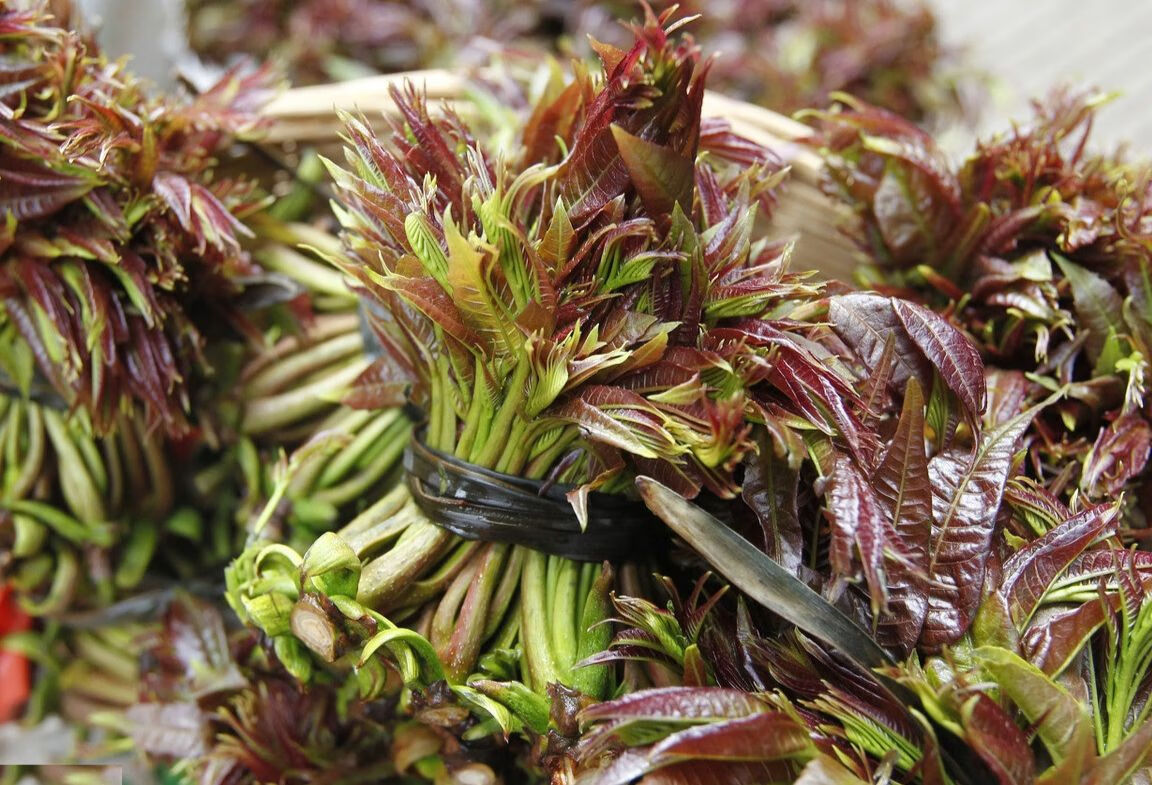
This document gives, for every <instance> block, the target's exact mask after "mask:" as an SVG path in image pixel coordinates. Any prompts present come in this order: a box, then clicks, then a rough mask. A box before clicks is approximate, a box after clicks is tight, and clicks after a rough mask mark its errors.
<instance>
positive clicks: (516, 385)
mask: <svg viewBox="0 0 1152 785" xmlns="http://www.w3.org/2000/svg"><path fill="white" fill-rule="evenodd" d="M530 365H531V364H530V363H528V362H527V361H523V362H519V363H517V364H516V370H515V371H513V373H512V379H511V380H510V381H509V383H508V386H507V387H506V388H505V390H506V395H505V398H504V402H503V403H502V404H501V405H500V409H499V411H498V412H497V413H496V417H495V418H494V419H493V420H492V427H491V428H490V429H489V431H488V435H487V438H486V439H485V440H484V441H483V442H478V443H477V446H478V447H479V448H480V451H479V453H478V454H477V455H475V456H474V457H473V458H472V463H475V464H477V465H478V466H484V467H486V468H491V467H492V466H495V465H496V461H497V459H498V458H499V457H500V453H501V452H502V451H503V450H504V448H505V446H506V444H507V437H508V435H509V432H510V430H511V426H512V423H513V422H514V420H515V419H517V418H518V417H519V415H520V408H521V406H522V405H523V403H524V387H525V384H526V382H527V381H528V373H529V370H530ZM473 452H476V451H475V450H473Z"/></svg>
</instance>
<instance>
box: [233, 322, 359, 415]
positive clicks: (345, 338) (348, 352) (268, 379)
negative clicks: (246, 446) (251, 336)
mask: <svg viewBox="0 0 1152 785" xmlns="http://www.w3.org/2000/svg"><path fill="white" fill-rule="evenodd" d="M363 351H364V339H363V338H362V337H361V336H360V333H358V332H347V333H343V334H340V335H336V336H335V337H333V338H328V339H326V340H324V341H323V342H321V343H316V344H314V345H312V346H309V347H307V348H305V349H304V350H303V351H300V352H297V353H295V354H292V355H291V356H289V357H287V358H285V359H283V360H281V361H279V362H277V363H276V364H275V365H270V366H268V367H267V368H263V369H261V370H260V372H259V373H256V374H253V375H252V376H251V377H250V378H249V379H248V380H247V381H246V382H245V384H244V397H245V399H248V398H260V397H262V396H265V395H274V394H276V393H278V392H281V391H283V389H284V388H285V387H287V386H289V385H291V384H292V383H293V382H295V381H298V380H300V379H304V378H307V377H308V376H310V375H312V374H314V373H316V372H317V371H320V370H323V369H324V368H326V367H327V366H329V365H332V364H334V363H337V362H339V361H341V360H344V359H346V358H348V357H353V356H356V355H359V354H360V353H362V352H363Z"/></svg>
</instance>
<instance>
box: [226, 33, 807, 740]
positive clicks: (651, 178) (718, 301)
mask: <svg viewBox="0 0 1152 785" xmlns="http://www.w3.org/2000/svg"><path fill="white" fill-rule="evenodd" d="M676 26H678V25H677V23H674V22H671V18H670V16H668V15H665V16H663V17H661V18H660V19H656V18H653V17H651V16H650V17H649V18H648V20H647V22H646V24H645V25H644V26H643V27H639V28H637V29H636V30H635V34H636V43H635V45H634V46H633V47H632V48H631V49H630V50H627V51H624V50H618V49H615V48H612V47H607V46H605V47H601V50H600V55H601V59H602V61H603V64H604V73H603V75H602V77H600V78H594V77H592V76H590V75H589V74H587V73H585V72H583V71H581V70H579V69H578V70H577V73H576V76H575V79H574V80H573V81H571V82H569V83H567V84H565V83H563V82H562V81H560V80H556V81H554V82H552V83H550V84H548V85H547V86H546V88H545V89H544V91H543V93H544V94H543V95H542V96H541V97H540V99H539V101H538V103H537V104H536V106H535V109H534V110H533V112H532V114H531V117H530V118H529V120H528V122H527V123H526V125H525V128H524V130H523V134H522V136H521V146H520V149H519V151H518V152H517V154H516V155H515V156H513V157H510V158H508V159H503V158H494V157H493V156H491V155H490V154H488V153H487V152H486V151H485V149H484V147H483V146H482V145H481V144H480V143H479V142H478V141H477V140H476V139H474V138H473V137H472V135H471V133H470V132H469V129H468V127H467V126H466V125H465V124H464V123H463V122H462V121H461V120H460V119H459V118H458V117H456V116H455V115H453V114H451V113H445V114H444V115H443V116H439V117H434V116H432V115H431V114H430V112H429V110H428V108H427V106H426V105H425V102H424V101H423V100H421V98H420V97H419V95H418V94H417V93H416V92H415V91H413V90H409V91H407V92H406V93H403V94H401V93H400V92H399V91H398V92H397V93H396V94H395V96H394V97H395V100H396V102H397V105H398V107H399V108H400V110H401V113H402V117H403V120H402V121H400V122H397V123H396V124H395V125H394V127H393V133H392V136H391V139H390V140H388V141H381V140H378V139H376V138H375V137H374V136H373V134H372V132H371V131H370V130H369V128H368V127H367V125H366V124H365V123H364V122H362V121H360V120H357V119H353V118H348V141H349V145H350V146H349V149H348V160H349V166H350V168H349V169H347V170H345V169H340V168H337V167H335V166H333V167H332V171H333V175H334V178H335V180H336V184H337V187H338V202H339V205H338V215H339V217H340V220H341V222H342V223H343V225H344V227H345V230H346V234H345V239H346V243H347V246H348V248H349V250H350V253H351V254H352V255H353V258H354V260H355V261H354V263H352V264H349V265H347V270H346V271H347V272H348V274H349V275H351V276H353V277H354V278H356V279H357V281H358V282H359V284H360V286H361V291H362V294H363V297H364V300H365V306H366V307H365V311H366V312H367V313H369V314H370V315H372V317H373V321H374V328H375V332H376V335H377V337H378V339H379V341H380V343H381V344H382V346H383V347H384V349H385V354H384V356H383V357H382V358H381V359H380V360H378V361H377V362H376V363H374V364H373V366H372V368H371V369H370V370H369V371H368V372H367V374H366V378H367V379H369V380H371V381H372V382H373V385H372V386H373V389H374V390H375V391H376V392H377V394H378V396H379V402H380V403H381V404H384V403H388V404H393V405H394V404H396V403H398V402H400V401H402V400H403V397H402V395H403V394H404V393H405V391H407V395H408V398H409V399H410V401H411V402H412V403H413V404H415V405H416V406H418V407H419V408H420V409H422V410H423V412H424V413H425V421H424V425H423V428H422V430H421V431H419V433H418V437H417V440H416V442H414V445H413V450H412V452H413V454H417V453H419V454H421V455H425V456H426V455H432V456H433V457H432V458H431V460H432V461H433V462H436V461H439V462H440V466H441V467H442V468H447V467H453V471H458V472H459V471H462V472H464V473H465V475H466V478H467V480H476V478H477V477H479V478H480V479H481V480H484V479H491V478H492V477H493V475H492V474H491V473H490V472H497V473H499V474H498V475H496V476H497V477H498V478H499V479H500V481H505V482H506V483H507V482H509V478H519V480H530V481H539V484H538V485H537V486H534V487H535V488H536V489H538V490H540V492H541V493H551V494H552V496H553V498H554V497H555V496H556V493H555V491H556V489H557V488H558V487H563V488H564V489H566V496H567V500H568V502H569V503H570V505H571V508H572V509H571V510H569V511H567V512H566V514H567V515H569V516H572V517H573V518H574V520H573V528H574V529H575V528H576V525H577V524H576V521H577V520H579V522H580V523H579V525H580V526H581V527H582V526H584V525H587V526H589V527H590V529H591V528H595V526H596V523H597V512H596V503H595V502H592V501H590V499H593V498H596V497H595V496H594V495H593V492H599V494H600V498H603V496H608V495H611V494H622V493H626V492H627V490H628V489H629V488H630V487H631V483H632V478H633V477H634V476H635V475H636V474H639V473H643V474H647V475H650V476H655V477H659V478H660V479H661V480H662V481H663V482H665V483H666V484H667V485H669V486H671V487H673V488H675V489H676V490H677V491H678V492H679V493H681V494H683V495H684V496H686V497H692V496H695V495H696V494H698V493H699V492H701V490H706V491H707V492H709V493H711V494H714V495H716V496H720V497H725V498H731V497H733V496H734V495H735V494H736V493H737V492H738V490H739V487H738V485H737V483H736V482H735V479H734V476H733V474H734V472H735V471H736V469H737V467H738V466H739V464H740V462H741V461H742V459H743V458H744V456H745V455H746V454H748V453H749V451H751V450H752V449H754V443H753V441H752V439H751V437H750V428H749V426H748V425H747V424H746V416H747V415H748V414H749V413H750V411H751V410H752V408H753V404H752V403H751V402H750V400H749V398H748V396H747V395H746V389H745V388H746V386H747V384H748V383H749V381H750V379H751V378H752V377H753V376H755V375H756V374H757V373H759V372H760V367H761V366H760V365H759V364H757V363H756V362H755V360H754V358H753V357H752V356H751V353H750V350H749V349H748V348H747V347H746V346H745V345H744V343H743V342H742V341H740V340H739V339H738V338H730V339H725V338H723V337H721V336H720V335H719V334H718V331H717V329H716V328H717V327H721V326H724V325H728V324H735V323H739V322H743V321H745V320H747V319H749V318H766V317H768V318H770V317H778V316H780V315H782V314H787V313H789V312H790V310H791V309H792V307H793V306H794V304H795V303H797V302H803V301H807V300H810V299H811V298H813V297H814V296H815V295H816V294H817V290H816V288H815V287H813V286H810V285H808V284H806V283H804V281H803V280H802V279H800V278H798V277H795V276H792V275H790V274H788V273H787V272H786V271H785V265H784V261H785V260H784V248H783V247H782V246H779V245H772V244H769V243H767V242H765V241H759V240H756V239H755V234H754V224H755V222H756V219H757V217H758V215H759V214H761V212H762V211H763V209H764V208H765V207H766V206H767V205H768V204H769V203H770V201H769V197H770V190H771V188H772V187H773V186H775V185H776V184H778V183H779V182H780V180H781V179H782V176H783V173H782V169H781V167H780V166H779V165H778V163H777V162H776V161H775V159H774V158H773V157H772V156H771V155H770V154H769V152H768V151H766V150H764V149H763V148H759V147H757V146H755V145H753V144H751V143H749V142H747V141H746V140H743V139H741V138H739V137H736V136H734V135H733V134H731V133H730V132H729V131H728V130H727V128H726V126H725V125H724V124H722V123H719V122H715V121H702V120H701V116H700V101H701V99H702V97H703V80H704V75H705V72H706V70H707V67H706V65H702V64H701V63H700V62H699V59H698V55H697V52H696V50H695V49H694V47H693V46H692V44H691V42H690V41H689V40H687V39H684V38H677V37H674V36H671V35H670V32H671V31H672V30H674V29H675V27H676ZM739 334H740V333H739V331H729V335H739ZM366 384H367V383H366V382H365V385H366ZM461 467H463V468H462V469H461ZM286 476H291V472H288V473H287V475H286ZM422 480H423V476H421V477H420V479H419V480H418V481H417V482H416V483H415V484H414V487H416V488H417V490H418V491H419V493H420V494H421V496H420V498H419V499H416V498H413V493H412V492H411V491H410V488H409V486H408V485H400V486H397V487H396V488H395V489H394V490H392V491H391V492H389V493H387V494H386V495H383V496H381V497H380V498H378V499H376V500H374V501H372V503H371V504H370V505H369V506H367V507H366V509H365V510H364V511H363V512H362V513H361V514H360V515H358V516H357V517H356V518H355V519H354V520H352V521H351V522H350V523H348V524H347V525H345V526H344V527H343V528H341V529H339V530H338V531H336V532H334V533H329V534H326V535H324V536H322V537H321V538H319V539H318V540H317V542H316V543H315V544H313V545H312V547H311V548H309V550H308V551H307V552H306V553H305V554H303V556H301V555H299V554H298V553H296V552H294V551H292V550H291V549H288V548H285V547H283V546H282V545H278V544H271V545H268V544H262V543H258V544H255V545H253V546H252V547H251V548H249V549H248V550H247V551H246V552H245V553H244V554H243V555H242V556H241V557H240V558H239V559H238V560H237V561H236V562H235V563H234V564H233V566H232V567H231V568H230V570H229V587H230V592H229V595H230V601H231V602H232V604H233V607H234V608H236V609H237V610H238V612H240V613H241V615H242V616H243V617H245V618H246V619H247V620H248V621H250V622H252V623H255V624H257V625H258V626H260V627H262V628H263V630H264V631H265V632H266V633H267V634H268V635H270V636H272V638H273V639H274V642H275V645H276V649H277V652H278V653H279V654H281V656H282V658H284V659H285V664H286V665H288V667H289V668H291V669H292V670H293V672H294V673H296V674H297V675H298V676H299V677H301V678H304V679H310V680H316V679H321V678H330V677H333V674H335V677H336V678H339V674H340V673H341V672H342V669H345V670H346V669H347V668H348V667H352V668H355V669H356V674H357V677H358V678H359V680H360V683H361V688H362V690H364V691H365V692H367V693H372V692H374V691H379V690H383V689H385V688H386V687H387V686H388V683H389V681H388V673H387V671H386V669H385V667H384V665H382V661H387V662H388V663H390V664H392V665H394V666H395V667H396V668H397V669H398V670H399V673H400V675H401V676H402V677H403V679H404V681H405V682H406V683H407V685H408V686H409V687H412V688H422V687H427V686H428V685H430V684H431V683H433V682H436V681H438V680H441V679H444V680H446V681H447V682H448V683H449V684H450V685H452V686H453V690H454V691H455V693H456V695H458V696H461V697H463V698H464V699H465V702H466V703H469V704H471V705H472V706H477V707H481V709H482V710H481V711H480V712H479V713H480V714H481V715H483V716H488V717H490V719H488V720H486V721H485V722H482V723H480V725H479V726H477V728H476V729H474V730H473V731H471V732H472V733H474V734H476V733H481V732H483V731H486V730H492V729H494V727H493V726H494V723H498V724H499V725H503V726H504V730H505V732H508V731H509V730H510V729H520V728H527V729H529V730H532V731H534V732H537V733H544V732H545V731H546V730H548V728H549V724H550V719H549V700H548V698H547V697H546V696H547V695H548V694H549V692H550V691H551V692H552V693H553V694H555V691H556V690H557V689H559V688H560V687H563V688H567V689H569V690H574V691H576V693H578V694H582V695H583V696H584V698H583V699H593V700H594V699H602V698H604V697H606V696H608V695H610V694H611V693H612V692H613V691H614V690H615V688H616V687H615V680H616V679H615V673H614V670H613V669H612V668H611V667H609V666H605V665H591V666H586V667H581V664H582V663H583V662H584V661H585V660H586V659H587V658H589V657H592V656H594V655H597V654H599V653H601V652H603V651H604V649H605V648H606V646H607V643H608V641H609V640H610V637H611V631H610V627H609V625H607V624H604V623H603V622H605V620H606V619H608V618H609V616H610V614H611V605H610V596H609V595H610V592H611V591H612V589H613V587H614V586H622V587H623V588H624V589H626V590H627V592H628V593H630V594H641V593H643V592H644V586H643V583H642V581H640V580H639V574H640V570H639V569H638V568H637V565H636V562H639V561H643V560H646V559H649V558H650V557H651V556H652V555H653V554H654V552H655V551H656V550H658V549H657V548H655V547H654V545H655V542H654V541H652V540H641V541H639V542H633V543H632V544H631V547H632V549H633V550H632V551H631V552H629V553H627V554H626V555H625V558H623V559H621V560H620V562H618V563H617V564H615V565H614V566H609V565H608V563H607V562H604V563H600V560H599V559H597V560H595V561H583V562H581V561H577V560H575V559H573V558H566V557H564V556H562V555H556V554H549V553H546V552H544V551H543V550H540V549H537V548H545V549H546V548H547V547H548V544H547V543H542V542H540V539H541V538H540V536H539V533H538V532H537V533H535V534H536V536H535V538H533V536H532V535H533V533H534V532H533V531H532V530H533V527H534V525H535V524H536V523H537V521H533V520H528V521H526V522H525V525H524V526H522V527H521V528H522V529H524V530H525V531H524V536H525V537H526V539H525V540H521V542H524V541H531V542H533V543H534V544H536V545H537V548H532V547H525V546H524V545H523V544H517V542H515V541H484V538H483V536H482V535H481V538H480V539H463V538H461V537H459V536H457V535H455V534H453V533H452V532H451V531H449V530H448V529H447V528H444V526H442V525H441V523H444V522H445V521H444V520H443V519H438V511H443V510H450V511H454V512H457V513H459V512H460V511H461V510H462V511H464V512H465V513H467V511H468V508H469V504H470V501H469V497H468V495H467V494H463V495H461V496H460V497H459V498H456V499H447V500H446V499H445V498H443V497H440V498H438V499H437V501H439V502H440V503H441V504H440V506H439V507H432V508H430V507H429V506H428V504H427V502H428V496H429V495H431V496H433V497H435V496H436V489H435V488H433V489H432V491H431V492H430V491H429V487H428V485H427V484H422ZM483 484H484V483H483V482H479V481H477V482H476V483H473V484H472V485H471V486H470V487H472V488H476V487H478V486H483ZM511 484H513V485H514V484H516V483H515V482H511ZM541 486H542V487H541ZM560 498H564V497H563V496H561V497H560ZM474 503H475V504H476V505H480V504H482V503H485V500H482V499H480V498H476V499H474ZM565 509H567V508H565ZM429 510H431V511H429ZM459 517H460V516H459V515H457V516H456V518H459ZM475 517H476V518H478V519H480V520H479V521H478V524H477V525H478V526H479V527H483V525H484V523H485V521H484V520H483V517H484V513H483V511H482V510H480V509H477V510H476V516H475ZM625 517H626V516H625ZM621 525H624V524H621ZM577 532H579V530H578V529H577ZM585 536H586V537H587V538H588V540H587V543H588V544H587V546H586V547H587V548H588V549H589V551H593V546H592V540H593V537H592V535H591V533H588V534H586V535H585ZM574 539H575V540H576V541H577V543H580V542H581V540H580V535H579V534H578V533H577V536H576V537H575V538H574ZM578 547H580V546H578ZM398 622H399V623H403V624H406V625H407V627H403V628H401V627H397V626H396V623H398ZM309 652H310V653H309ZM385 655H386V656H385ZM318 665H322V666H323V667H317V666H318ZM473 676H478V677H480V678H471V677H473ZM469 685H471V686H469ZM580 700H582V698H579V697H577V698H576V699H574V702H573V703H572V705H577V704H578V703H579V701H580Z"/></svg>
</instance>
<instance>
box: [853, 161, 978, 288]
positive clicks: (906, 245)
mask: <svg viewBox="0 0 1152 785" xmlns="http://www.w3.org/2000/svg"><path fill="white" fill-rule="evenodd" d="M878 141H879V140H873V141H872V144H871V145H869V147H870V148H871V150H872V151H875V148H876V147H877V146H878V144H877V142H878ZM887 141H888V140H884V142H885V143H886V142H887ZM866 144H867V142H866ZM885 147H887V144H885ZM893 149H894V151H911V150H913V149H915V148H913V147H912V146H911V145H904V146H896V145H893ZM884 152H885V153H888V152H889V151H888V150H887V149H886V150H885V151H884ZM941 173H943V174H945V175H946V176H947V177H951V172H946V171H945V167H943V166H940V167H937V172H935V173H930V172H927V171H924V170H922V169H918V168H915V164H913V165H909V164H908V163H906V162H901V161H894V160H890V161H889V162H888V166H887V167H886V168H885V170H884V174H883V175H882V176H881V178H880V182H879V184H878V185H877V187H876V191H875V193H874V194H873V199H872V205H871V207H872V219H873V220H874V221H875V225H876V229H877V230H878V232H879V235H880V237H881V238H883V241H884V246H885V248H886V250H887V252H888V253H889V254H891V256H892V258H893V260H894V261H895V262H896V263H897V264H900V265H911V264H915V263H917V262H921V261H930V262H931V261H936V260H938V259H940V258H941V257H942V256H943V254H944V253H945V252H946V251H947V250H948V249H947V244H948V243H947V241H948V238H949V235H950V234H951V232H952V231H953V229H954V227H955V225H956V222H957V221H958V220H959V218H960V216H959V214H958V212H957V207H958V205H955V204H951V203H950V199H949V197H955V196H958V194H948V193H946V191H942V190H941V189H938V188H937V186H938V185H939V182H940V179H939V174H941ZM949 185H952V186H954V185H955V183H954V182H952V183H950V184H949Z"/></svg>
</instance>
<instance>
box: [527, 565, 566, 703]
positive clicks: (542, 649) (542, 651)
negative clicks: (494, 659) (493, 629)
mask: <svg viewBox="0 0 1152 785" xmlns="http://www.w3.org/2000/svg"><path fill="white" fill-rule="evenodd" d="M547 596H548V557H547V556H546V555H545V554H543V553H540V552H539V551H534V550H531V549H528V550H527V552H526V553H525V556H524V570H523V573H522V578H521V582H520V642H521V645H522V646H523V649H524V672H525V676H526V677H527V681H528V684H529V686H531V687H532V689H533V690H535V691H536V692H538V693H541V694H543V693H544V691H545V689H546V688H547V687H548V685H549V684H550V683H552V682H556V681H559V674H558V673H557V670H556V661H555V658H554V657H553V654H552V647H551V643H550V641H549V639H548V638H549V636H548V626H549V623H550V620H549V618H548V607H547V604H546V599H547Z"/></svg>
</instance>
